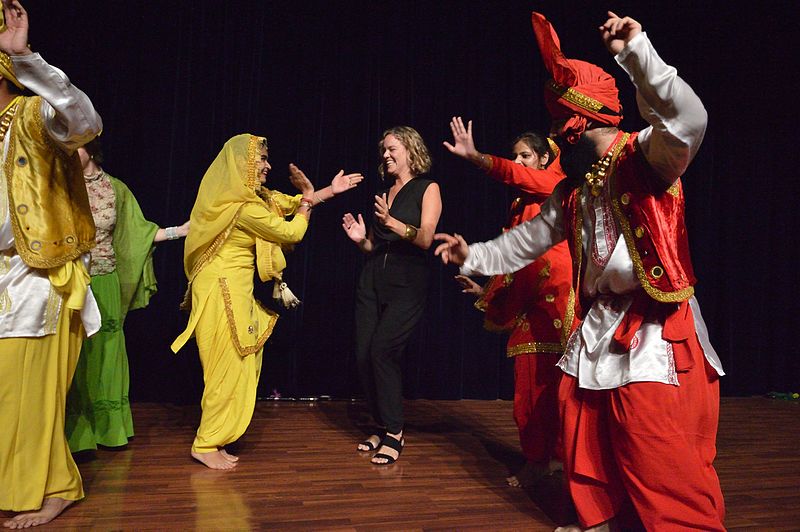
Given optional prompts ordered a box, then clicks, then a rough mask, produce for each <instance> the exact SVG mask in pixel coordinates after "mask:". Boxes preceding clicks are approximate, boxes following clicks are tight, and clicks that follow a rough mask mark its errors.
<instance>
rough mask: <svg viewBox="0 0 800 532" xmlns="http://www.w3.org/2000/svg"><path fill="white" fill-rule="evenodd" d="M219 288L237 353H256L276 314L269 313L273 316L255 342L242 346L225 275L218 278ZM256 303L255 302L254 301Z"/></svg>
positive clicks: (268, 332) (272, 326)
mask: <svg viewBox="0 0 800 532" xmlns="http://www.w3.org/2000/svg"><path fill="white" fill-rule="evenodd" d="M219 288H220V290H221V291H222V301H223V303H224V304H225V315H226V316H227V317H228V327H229V328H230V330H231V340H232V341H233V345H234V346H235V347H236V350H237V351H239V354H240V355H242V356H247V355H252V354H254V353H257V352H258V351H259V350H260V349H261V348H262V347H264V343H265V342H266V341H267V339H268V338H269V336H270V335H271V334H272V329H273V328H274V327H275V322H277V321H278V318H277V316H275V315H271V316H270V317H271V318H273V319H271V320H270V323H269V325H267V328H266V329H265V330H264V333H263V334H262V335H261V336H260V337H259V338H258V340H256V343H255V344H253V345H249V346H243V345H242V343H241V341H240V340H239V330H238V329H237V327H236V320H235V319H234V316H233V304H232V303H231V291H230V289H229V288H228V280H227V279H226V278H225V277H220V278H219ZM255 304H256V305H257V304H258V303H257V302H256V303H255Z"/></svg>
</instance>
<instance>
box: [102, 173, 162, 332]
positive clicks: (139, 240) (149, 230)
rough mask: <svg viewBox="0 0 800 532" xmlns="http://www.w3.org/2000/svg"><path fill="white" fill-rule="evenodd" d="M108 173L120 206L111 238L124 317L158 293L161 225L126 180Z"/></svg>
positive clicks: (117, 203)
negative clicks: (147, 216) (151, 218)
mask: <svg viewBox="0 0 800 532" xmlns="http://www.w3.org/2000/svg"><path fill="white" fill-rule="evenodd" d="M106 175H108V174H106ZM108 177H109V179H110V181H111V185H112V186H113V187H114V195H115V201H116V209H117V224H116V226H114V234H113V235H112V237H111V238H112V244H113V246H114V254H115V255H116V258H117V273H118V274H119V286H120V302H121V304H122V320H123V321H124V320H125V314H127V313H128V312H129V311H131V310H136V309H138V308H144V307H146V306H147V304H148V303H149V302H150V297H151V296H152V295H153V294H155V293H156V290H157V288H156V275H155V272H154V271H153V239H154V238H155V236H156V231H158V225H156V224H154V223H153V222H149V221H147V220H146V219H145V217H144V215H143V214H142V210H141V209H140V208H139V203H138V202H137V201H136V198H135V197H134V196H133V194H132V193H131V191H130V189H128V187H127V186H126V185H125V183H123V182H122V181H120V180H119V179H116V178H114V177H112V176H110V175H109V176H108Z"/></svg>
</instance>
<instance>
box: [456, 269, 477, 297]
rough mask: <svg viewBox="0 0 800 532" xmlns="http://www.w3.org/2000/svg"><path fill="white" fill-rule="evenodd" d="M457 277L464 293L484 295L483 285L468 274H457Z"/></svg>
mask: <svg viewBox="0 0 800 532" xmlns="http://www.w3.org/2000/svg"><path fill="white" fill-rule="evenodd" d="M455 279H456V281H457V282H458V284H460V285H461V292H462V293H464V294H472V295H474V296H475V297H481V296H482V295H483V287H482V286H481V285H479V284H478V283H476V282H475V281H473V280H472V279H470V278H469V277H467V276H466V275H460V274H459V275H456V277H455Z"/></svg>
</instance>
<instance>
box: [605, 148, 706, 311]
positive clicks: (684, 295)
mask: <svg viewBox="0 0 800 532" xmlns="http://www.w3.org/2000/svg"><path fill="white" fill-rule="evenodd" d="M626 135H627V134H626ZM616 177H617V173H616V168H614V172H613V173H612V174H611V177H610V178H609V188H610V190H609V192H610V195H611V209H612V211H613V212H614V218H616V220H617V223H619V226H620V228H621V229H622V234H623V235H625V244H626V245H627V246H628V253H629V254H630V256H631V260H632V261H633V269H634V271H635V272H636V277H637V278H638V279H639V284H640V285H642V288H643V289H644V291H645V292H646V293H647V295H648V296H650V297H651V298H653V299H655V300H656V301H659V302H661V303H680V302H682V301H686V300H687V299H689V298H690V297H692V295H693V294H694V287H693V286H688V287H686V288H683V289H682V290H677V291H675V292H664V291H663V290H659V289H658V288H656V287H655V286H653V285H652V284H650V279H649V278H648V277H647V271H646V270H645V267H644V263H642V258H641V257H640V256H639V250H637V249H636V243H635V242H636V241H635V239H634V235H633V231H632V230H631V224H630V222H629V221H628V218H627V217H626V216H625V215H624V214H623V212H622V207H620V204H619V199H618V198H617V191H616V185H617V180H616ZM673 186H674V185H673ZM670 188H671V187H670Z"/></svg>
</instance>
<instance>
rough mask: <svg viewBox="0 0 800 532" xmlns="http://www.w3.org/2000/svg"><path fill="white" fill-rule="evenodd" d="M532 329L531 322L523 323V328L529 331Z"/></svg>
mask: <svg viewBox="0 0 800 532" xmlns="http://www.w3.org/2000/svg"><path fill="white" fill-rule="evenodd" d="M530 329H531V324H530V323H528V322H527V321H526V322H524V323H523V324H522V330H523V331H525V332H528V331H529V330H530Z"/></svg>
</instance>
